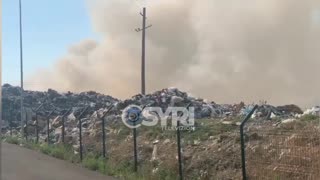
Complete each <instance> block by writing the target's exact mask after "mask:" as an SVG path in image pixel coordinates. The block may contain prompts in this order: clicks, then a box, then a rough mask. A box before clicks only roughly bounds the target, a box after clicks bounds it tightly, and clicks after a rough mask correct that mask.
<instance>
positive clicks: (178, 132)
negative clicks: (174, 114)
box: [177, 120, 183, 180]
mask: <svg viewBox="0 0 320 180" xmlns="http://www.w3.org/2000/svg"><path fill="white" fill-rule="evenodd" d="M177 145H178V161H179V162H178V163H179V179H180V180H183V170H182V155H181V154H182V153H181V134H180V120H178V121H177Z"/></svg>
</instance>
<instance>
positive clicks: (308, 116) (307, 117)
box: [301, 114, 320, 121]
mask: <svg viewBox="0 0 320 180" xmlns="http://www.w3.org/2000/svg"><path fill="white" fill-rule="evenodd" d="M301 120H302V121H315V120H320V117H319V116H316V115H312V114H306V115H303V116H302V117H301Z"/></svg>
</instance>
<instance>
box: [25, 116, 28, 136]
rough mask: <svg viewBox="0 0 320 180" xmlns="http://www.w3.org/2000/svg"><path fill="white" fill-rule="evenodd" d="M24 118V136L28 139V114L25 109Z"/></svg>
mask: <svg viewBox="0 0 320 180" xmlns="http://www.w3.org/2000/svg"><path fill="white" fill-rule="evenodd" d="M25 118H26V121H25V123H26V129H25V136H26V137H25V138H26V141H28V114H27V111H26V116H25Z"/></svg>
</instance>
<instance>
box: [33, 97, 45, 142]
mask: <svg viewBox="0 0 320 180" xmlns="http://www.w3.org/2000/svg"><path fill="white" fill-rule="evenodd" d="M43 105H44V103H42V104H40V106H39V107H38V108H37V109H36V110H33V109H32V111H33V112H35V113H36V136H37V137H36V143H39V119H38V111H39V110H40V108H41V107H42V106H43Z"/></svg>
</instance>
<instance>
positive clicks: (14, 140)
mask: <svg viewBox="0 0 320 180" xmlns="http://www.w3.org/2000/svg"><path fill="white" fill-rule="evenodd" d="M5 141H6V142H7V143H10V144H16V145H19V144H20V143H21V140H20V139H19V138H18V137H17V136H9V137H7V138H6V140H5Z"/></svg>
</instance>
